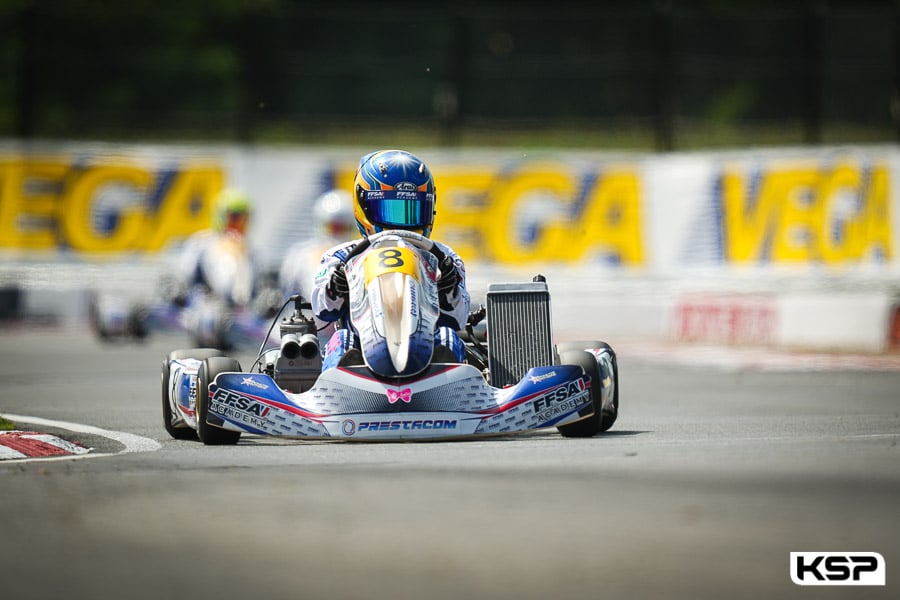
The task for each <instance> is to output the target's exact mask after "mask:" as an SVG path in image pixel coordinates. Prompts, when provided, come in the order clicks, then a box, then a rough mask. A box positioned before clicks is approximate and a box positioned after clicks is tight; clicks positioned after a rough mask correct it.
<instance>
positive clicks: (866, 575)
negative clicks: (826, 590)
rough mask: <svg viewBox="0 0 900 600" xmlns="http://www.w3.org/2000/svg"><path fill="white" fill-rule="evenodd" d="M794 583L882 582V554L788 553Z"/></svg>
mask: <svg viewBox="0 0 900 600" xmlns="http://www.w3.org/2000/svg"><path fill="white" fill-rule="evenodd" d="M791 580H792V581H793V582H794V583H796V584H797V585H885V565H884V557H883V556H881V555H880V554H878V553H877V552H791Z"/></svg>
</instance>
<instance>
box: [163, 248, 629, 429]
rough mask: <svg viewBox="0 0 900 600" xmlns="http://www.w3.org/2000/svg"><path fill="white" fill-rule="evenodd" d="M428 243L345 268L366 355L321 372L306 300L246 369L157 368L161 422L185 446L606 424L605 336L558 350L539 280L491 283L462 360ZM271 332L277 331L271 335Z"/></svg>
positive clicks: (215, 354)
mask: <svg viewBox="0 0 900 600" xmlns="http://www.w3.org/2000/svg"><path fill="white" fill-rule="evenodd" d="M442 258H443V253H442V252H441V250H440V248H439V247H438V245H437V244H435V243H434V242H432V241H431V240H429V239H428V238H425V237H422V236H419V235H417V234H414V233H410V232H407V231H386V232H382V233H378V234H375V235H372V236H369V237H368V238H365V239H363V240H362V241H361V242H359V243H358V244H357V245H356V246H355V247H354V248H353V250H352V251H351V252H350V253H349V255H348V256H347V257H346V259H345V263H346V273H347V279H348V284H349V288H350V292H349V302H350V323H351V325H352V328H353V331H354V332H355V333H356V334H357V336H358V339H359V344H358V346H359V348H358V350H356V351H354V350H351V351H349V352H347V353H346V354H345V355H344V356H343V358H342V359H341V362H340V364H339V365H338V366H337V367H334V368H330V369H326V370H324V371H322V353H321V351H320V348H319V343H318V338H317V336H316V326H315V322H314V319H313V318H312V317H311V311H310V308H311V307H310V304H309V303H308V302H306V301H305V300H304V299H303V298H300V297H293V298H292V299H289V301H288V302H286V303H285V305H284V307H282V308H283V309H284V308H287V306H288V304H289V303H290V302H291V301H293V303H294V308H293V312H292V314H291V315H290V316H289V317H285V318H283V319H281V321H280V322H279V321H278V319H279V318H280V317H279V316H276V318H275V321H274V322H273V323H272V326H271V329H270V331H271V330H272V329H274V327H275V325H276V324H278V325H279V335H280V343H279V344H278V345H277V347H271V348H268V349H267V348H265V345H266V342H265V341H264V342H263V345H262V346H261V347H260V351H259V353H258V355H257V358H256V361H255V362H254V364H253V366H252V367H251V370H250V371H249V372H245V371H244V370H243V369H242V368H241V365H240V363H239V362H238V360H236V359H234V358H231V357H229V356H226V355H225V353H224V352H222V351H220V350H215V349H208V348H207V349H204V348H195V349H187V350H176V351H174V352H172V353H170V354H169V355H168V357H167V358H166V359H165V361H164V362H163V365H162V413H163V425H164V426H165V428H166V430H167V431H168V433H169V434H170V435H171V436H172V437H174V438H176V439H196V438H199V439H200V441H202V442H203V443H204V444H235V443H237V442H238V440H239V439H240V437H241V435H242V434H243V433H248V434H256V435H265V436H279V437H284V438H299V439H341V440H370V441H371V440H384V441H389V440H392V441H397V440H433V439H448V438H464V437H471V436H499V435H507V434H513V433H519V432H526V431H532V430H538V429H543V428H552V427H555V428H557V429H558V431H559V432H560V433H561V434H562V435H564V436H569V437H589V436H593V435H595V434H597V433H600V432H602V431H605V430H607V429H609V428H610V427H611V426H612V425H613V423H614V422H615V420H616V417H617V415H618V407H619V386H618V366H617V363H616V355H615V352H614V351H613V349H612V348H611V347H610V346H609V345H608V344H605V343H603V342H600V341H584V342H566V343H561V344H556V345H554V344H553V342H552V338H551V328H550V298H549V291H548V286H547V282H546V281H545V280H544V278H543V277H542V276H537V277H535V278H534V280H533V281H530V282H525V283H500V284H491V285H489V286H488V289H487V293H486V303H485V305H483V306H481V307H480V308H479V309H478V310H475V311H473V312H472V313H471V314H470V315H469V319H468V322H467V323H466V324H465V328H464V329H463V330H461V331H460V332H459V333H460V335H461V337H462V338H463V339H464V341H465V360H464V362H462V363H460V362H457V361H456V358H455V356H454V355H453V353H452V352H449V351H446V352H445V350H446V348H444V347H443V346H441V345H436V344H435V334H434V331H435V324H436V322H437V319H438V316H439V311H440V307H439V298H438V291H437V283H436V281H437V279H438V265H439V264H440V260H441V259H442ZM267 337H268V336H267Z"/></svg>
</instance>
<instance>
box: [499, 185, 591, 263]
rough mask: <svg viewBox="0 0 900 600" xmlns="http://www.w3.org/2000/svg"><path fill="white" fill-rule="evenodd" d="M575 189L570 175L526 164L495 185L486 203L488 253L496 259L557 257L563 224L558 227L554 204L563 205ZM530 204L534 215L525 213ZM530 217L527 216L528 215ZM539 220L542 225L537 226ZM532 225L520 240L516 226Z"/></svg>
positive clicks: (510, 260)
mask: <svg viewBox="0 0 900 600" xmlns="http://www.w3.org/2000/svg"><path fill="white" fill-rule="evenodd" d="M574 192H575V184H574V183H573V181H572V178H571V177H569V176H567V175H565V174H563V173H561V172H559V171H555V170H550V169H547V170H544V169H540V168H532V167H529V168H528V170H527V171H526V172H519V173H515V174H513V175H512V176H511V177H510V178H509V179H508V180H506V181H503V185H497V186H496V192H495V194H494V195H492V196H491V197H490V200H489V202H490V204H489V205H488V206H487V210H486V213H487V214H486V217H487V219H486V220H485V226H486V228H487V229H486V231H485V233H486V234H487V235H486V238H487V239H486V241H487V247H488V252H489V255H490V256H491V257H492V258H493V259H495V260H498V261H500V262H509V263H518V262H525V261H535V260H558V259H560V258H562V256H561V253H560V250H561V248H562V246H563V245H564V244H565V242H564V236H565V232H566V229H567V227H565V226H560V224H559V218H558V216H557V215H556V214H555V213H558V212H559V211H558V209H557V208H555V207H553V206H552V205H553V204H556V205H557V206H560V205H561V206H563V207H567V206H569V204H570V203H571V198H572V197H573V195H574ZM529 202H531V203H534V215H533V216H530V215H528V214H526V213H527V212H528V211H527V208H528V207H529V206H528V203H529ZM523 217H525V219H523ZM529 217H530V218H529ZM540 221H543V226H539V223H540ZM522 227H533V228H534V229H533V231H529V232H528V234H530V235H533V236H534V237H533V239H530V240H526V243H523V241H522V239H521V233H520V229H521V228H522Z"/></svg>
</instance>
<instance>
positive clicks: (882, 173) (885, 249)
mask: <svg viewBox="0 0 900 600" xmlns="http://www.w3.org/2000/svg"><path fill="white" fill-rule="evenodd" d="M889 181H890V180H889V177H888V170H887V167H886V166H884V165H879V166H878V167H875V168H873V169H872V174H871V179H870V181H869V185H868V189H867V190H866V191H867V193H866V194H865V196H864V199H865V206H866V217H865V220H864V221H863V222H864V224H865V225H864V227H862V229H864V231H865V233H864V234H863V235H861V236H860V237H861V238H863V239H865V245H864V247H863V251H862V252H861V253H860V256H861V257H863V258H865V255H866V253H867V252H870V251H871V252H872V253H873V254H876V253H877V254H880V257H879V258H881V259H882V260H885V261H890V260H893V258H894V248H893V239H894V236H893V235H892V234H891V219H892V215H891V190H890V183H889Z"/></svg>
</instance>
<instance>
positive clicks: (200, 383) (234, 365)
mask: <svg viewBox="0 0 900 600" xmlns="http://www.w3.org/2000/svg"><path fill="white" fill-rule="evenodd" d="M240 371H241V363H239V362H238V361H237V360H235V359H233V358H227V357H224V356H214V357H210V358H207V359H206V360H204V361H203V362H202V363H200V371H198V373H197V436H198V437H199V438H200V441H201V442H203V443H204V444H206V445H208V446H213V445H215V446H225V445H233V444H237V442H238V440H239V439H240V438H241V432H240V431H230V430H228V429H221V428H219V427H216V426H215V425H210V424H209V423H207V422H206V417H207V416H208V415H209V385H210V384H211V383H212V382H213V381H215V379H216V376H217V375H218V374H219V373H234V372H240Z"/></svg>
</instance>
